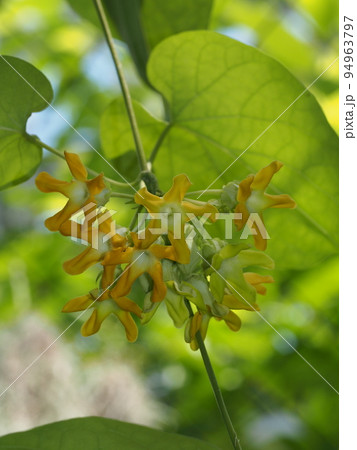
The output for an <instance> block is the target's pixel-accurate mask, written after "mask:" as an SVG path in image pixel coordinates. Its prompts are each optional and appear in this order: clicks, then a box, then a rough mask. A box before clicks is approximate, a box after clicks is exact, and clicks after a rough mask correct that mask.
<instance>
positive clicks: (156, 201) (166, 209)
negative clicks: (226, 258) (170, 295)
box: [134, 174, 218, 264]
mask: <svg viewBox="0 0 357 450" xmlns="http://www.w3.org/2000/svg"><path fill="white" fill-rule="evenodd" d="M190 186H191V182H190V180H189V179H188V177H187V176H186V175H184V174H181V175H177V176H175V177H174V179H173V183H172V186H171V188H170V190H169V191H168V192H166V194H165V195H164V196H163V197H158V196H157V195H154V194H151V193H150V192H148V190H147V189H146V187H144V188H142V189H140V190H139V191H138V192H137V193H136V195H135V197H134V198H135V202H136V203H138V204H139V205H143V206H145V208H146V209H147V211H148V212H149V213H150V214H159V213H161V214H166V215H167V216H166V217H167V219H168V230H167V234H168V238H169V241H170V242H171V244H172V245H173V246H174V247H175V250H176V254H177V262H179V263H181V264H188V263H189V262H190V250H189V248H188V246H187V243H186V241H185V236H184V226H185V222H188V221H189V220H190V218H189V217H188V216H187V214H188V213H191V214H194V215H195V216H202V215H203V214H205V213H208V214H210V220H212V221H214V220H215V214H216V213H218V211H217V209H216V207H215V206H213V205H211V204H209V203H202V202H197V204H194V203H191V202H189V201H185V200H184V197H185V194H186V191H187V189H188V188H189V187H190ZM177 217H178V218H179V220H178V225H179V227H180V230H179V231H180V233H179V237H176V236H175V233H174V231H175V225H176V218H177ZM160 227H161V221H160V219H158V218H155V217H154V219H153V220H151V221H150V223H149V225H148V229H150V228H151V229H154V228H156V229H157V228H160Z"/></svg>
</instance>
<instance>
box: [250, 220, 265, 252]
mask: <svg viewBox="0 0 357 450" xmlns="http://www.w3.org/2000/svg"><path fill="white" fill-rule="evenodd" d="M252 228H253V229H254V230H256V232H257V234H254V235H253V239H254V245H255V248H257V249H258V250H261V251H264V250H266V248H267V240H266V239H264V237H263V236H262V234H261V232H260V230H259V228H258V227H257V224H256V223H254V224H253V226H252Z"/></svg>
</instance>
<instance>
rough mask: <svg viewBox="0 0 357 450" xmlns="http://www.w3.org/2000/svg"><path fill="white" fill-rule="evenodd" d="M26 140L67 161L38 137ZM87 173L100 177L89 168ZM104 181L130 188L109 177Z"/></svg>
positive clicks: (61, 154) (27, 136)
mask: <svg viewBox="0 0 357 450" xmlns="http://www.w3.org/2000/svg"><path fill="white" fill-rule="evenodd" d="M25 137H26V139H27V140H28V141H30V142H33V143H34V144H36V145H39V146H41V147H42V148H45V149H46V150H48V151H49V152H51V153H53V154H54V155H56V156H59V157H60V158H62V159H66V158H65V157H64V154H63V153H62V152H60V151H59V150H57V149H56V148H53V147H51V146H50V145H48V144H46V143H45V142H42V141H41V140H40V139H38V138H37V137H36V136H31V135H30V134H26V136H25ZM86 169H87V172H88V173H90V174H91V175H93V176H94V177H96V176H98V175H99V173H98V172H96V171H95V170H92V169H89V168H88V167H86ZM104 179H105V180H106V181H108V182H109V183H111V184H113V185H115V186H118V187H128V186H130V184H129V183H120V182H119V181H116V180H113V179H112V178H108V177H104ZM132 197H133V196H130V198H132Z"/></svg>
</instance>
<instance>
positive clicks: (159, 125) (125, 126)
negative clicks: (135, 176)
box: [100, 98, 167, 172]
mask: <svg viewBox="0 0 357 450" xmlns="http://www.w3.org/2000/svg"><path fill="white" fill-rule="evenodd" d="M133 106H134V111H135V114H136V117H137V120H138V123H139V124H140V131H141V138H142V141H143V146H144V148H145V149H146V150H147V152H148V155H149V153H150V151H151V150H152V149H153V148H154V146H155V144H156V141H157V139H158V136H159V135H160V134H161V133H162V132H163V131H164V129H165V128H166V126H167V124H166V123H165V122H163V121H159V120H157V119H156V118H154V117H153V116H152V115H151V114H150V113H149V112H148V111H147V110H146V109H144V108H143V107H142V106H141V105H140V104H139V103H138V102H136V101H133ZM100 135H101V142H102V147H103V152H104V155H105V156H106V157H107V158H110V159H112V158H117V157H118V156H121V155H124V153H126V152H127V151H128V150H135V143H134V139H133V135H132V131H131V127H130V122H129V119H128V114H127V112H126V108H125V103H124V100H123V98H119V99H117V100H114V101H113V102H112V103H110V104H109V106H108V107H107V108H106V110H105V111H104V113H103V115H102V117H101V120H100ZM118 170H119V172H121V171H122V170H121V168H120V167H118Z"/></svg>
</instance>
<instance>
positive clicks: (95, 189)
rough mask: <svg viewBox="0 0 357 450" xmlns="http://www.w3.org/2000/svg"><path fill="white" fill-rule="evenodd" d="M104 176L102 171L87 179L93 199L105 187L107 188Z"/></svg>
mask: <svg viewBox="0 0 357 450" xmlns="http://www.w3.org/2000/svg"><path fill="white" fill-rule="evenodd" d="M103 178H104V175H103V174H102V173H100V174H99V175H98V176H96V177H95V178H93V179H92V180H88V181H87V186H88V191H89V194H90V196H91V198H92V199H93V200H94V197H95V196H96V195H98V194H100V193H101V192H102V191H103V190H104V189H106V185H105V183H104V179H103Z"/></svg>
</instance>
